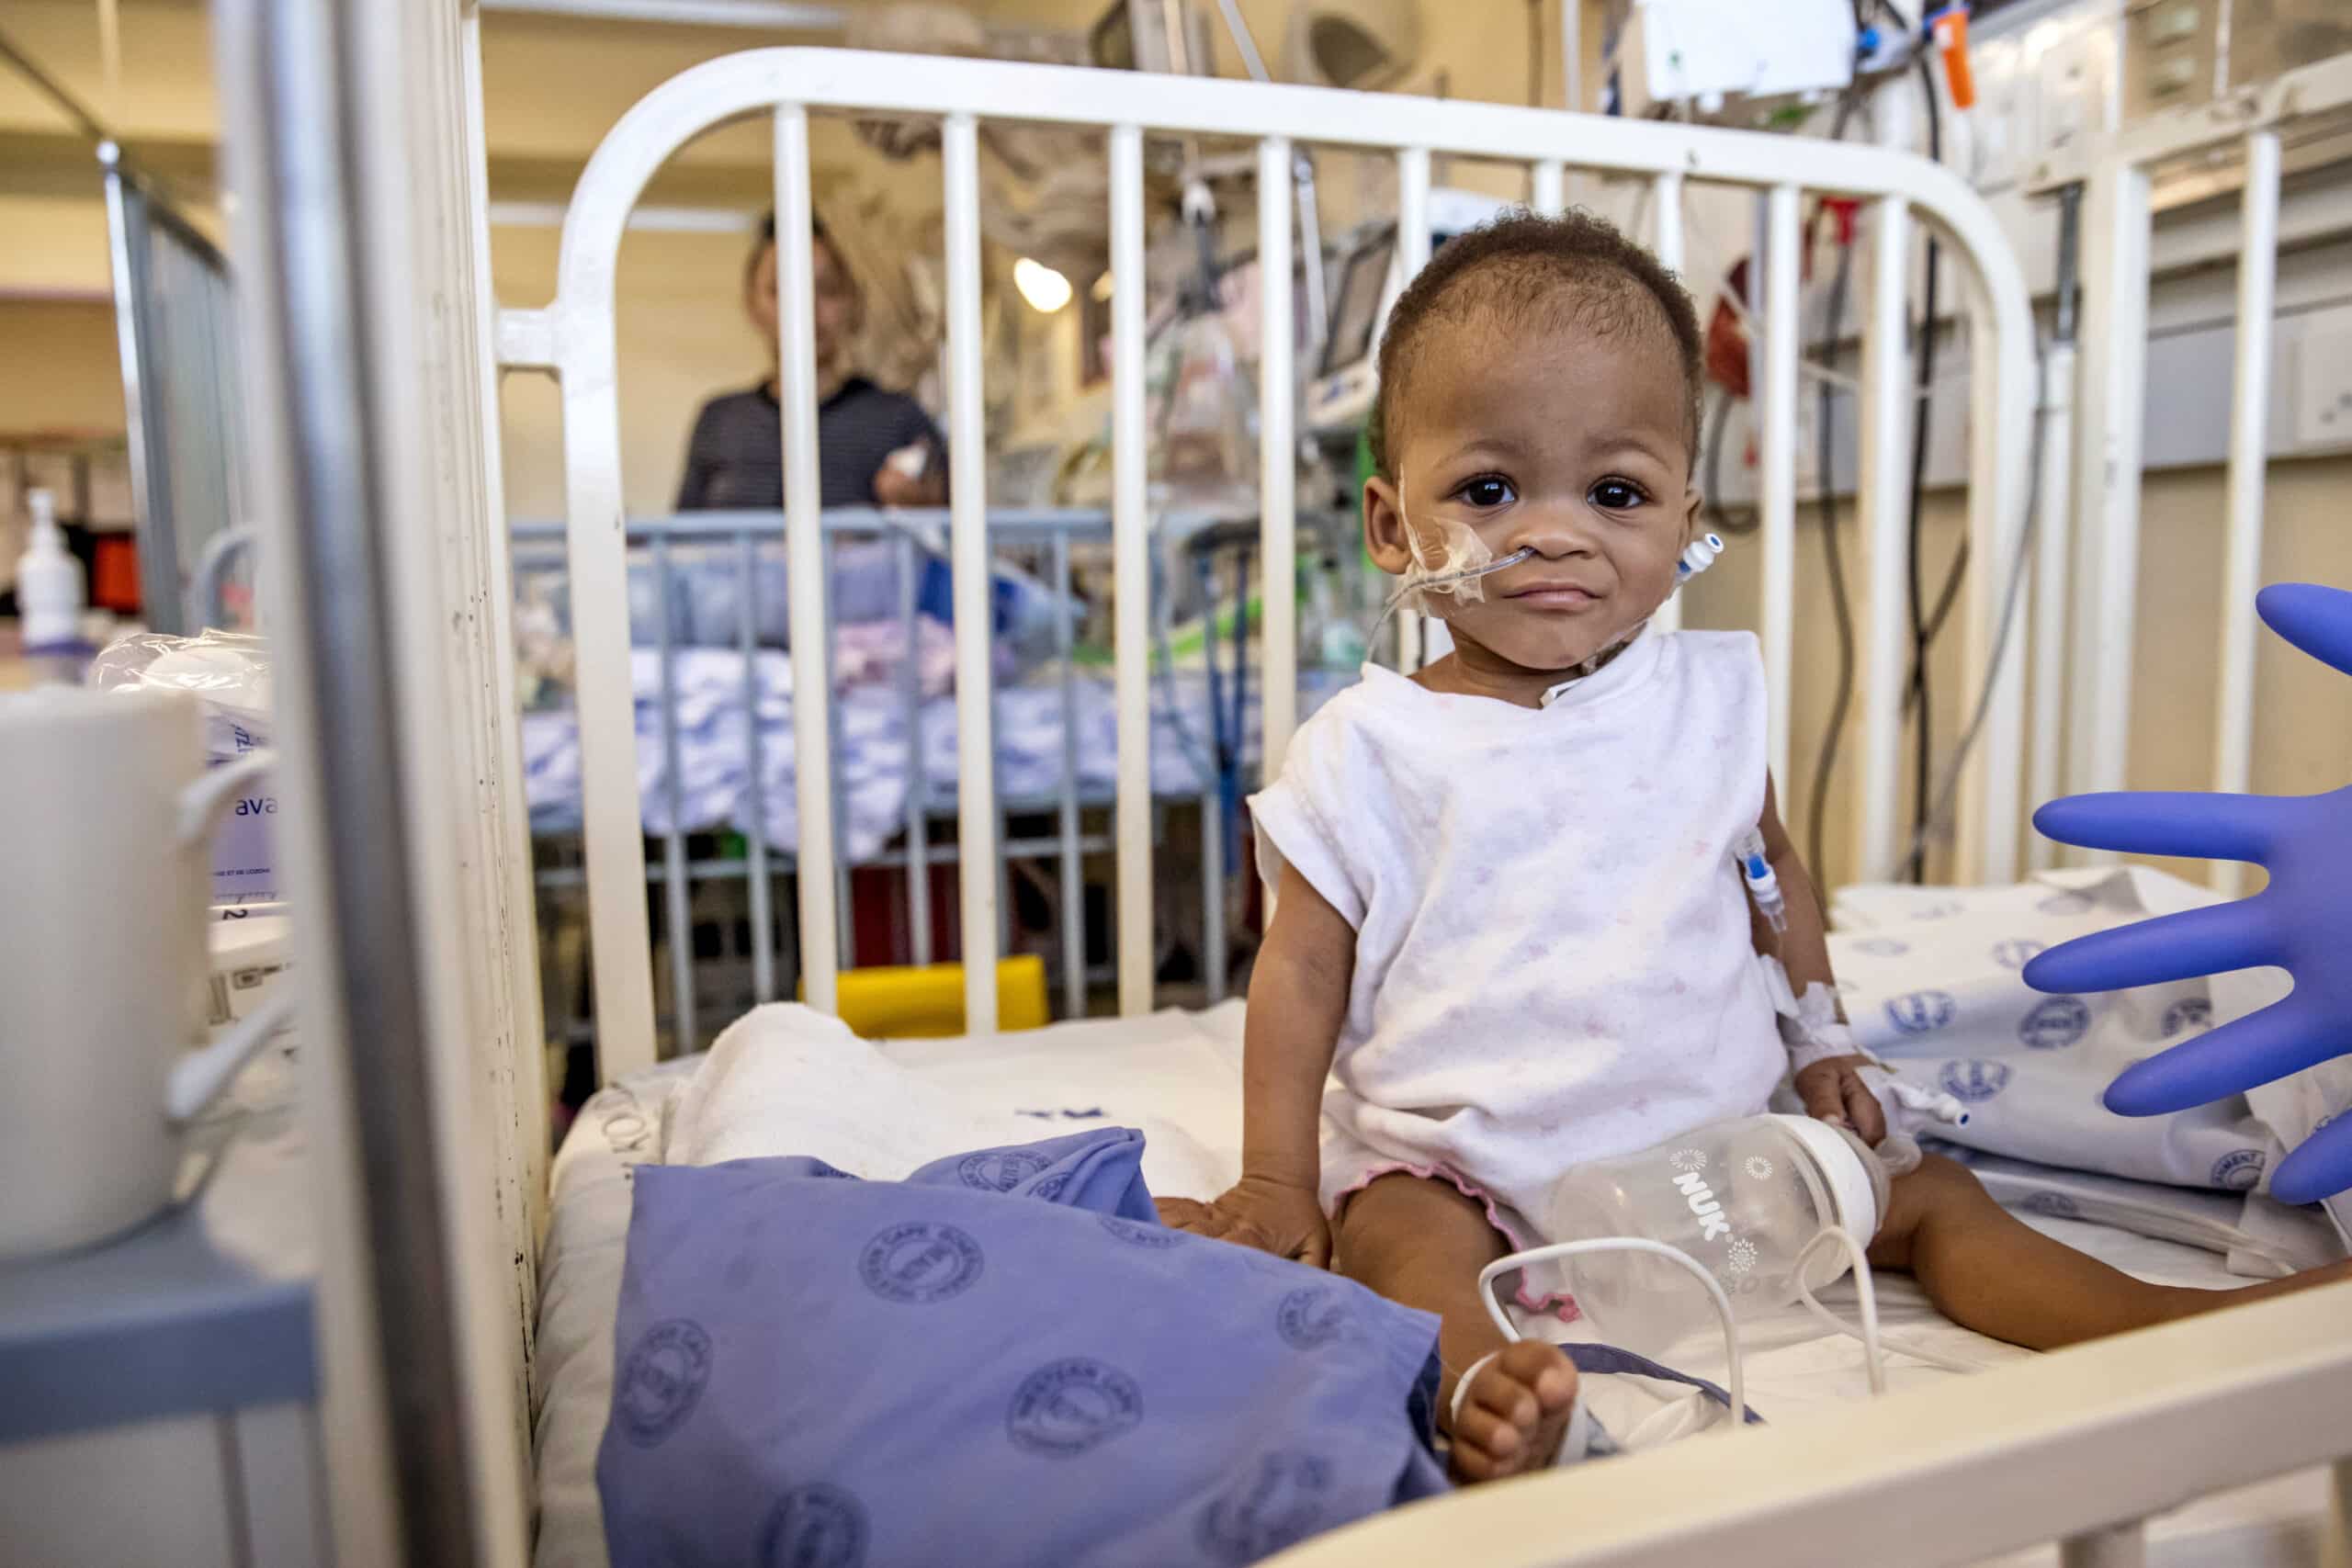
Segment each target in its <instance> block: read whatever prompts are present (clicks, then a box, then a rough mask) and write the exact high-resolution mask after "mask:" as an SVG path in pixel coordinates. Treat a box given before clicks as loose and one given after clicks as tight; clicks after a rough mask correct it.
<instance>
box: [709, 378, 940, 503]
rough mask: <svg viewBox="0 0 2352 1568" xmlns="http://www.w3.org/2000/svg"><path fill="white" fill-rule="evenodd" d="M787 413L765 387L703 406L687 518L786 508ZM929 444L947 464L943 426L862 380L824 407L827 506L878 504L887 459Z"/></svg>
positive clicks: (821, 430) (820, 451)
mask: <svg viewBox="0 0 2352 1568" xmlns="http://www.w3.org/2000/svg"><path fill="white" fill-rule="evenodd" d="M783 443H784V412H783V410H782V408H781V407H780V406H779V405H778V404H777V402H776V400H775V395H774V394H773V393H771V392H770V391H769V390H768V389H767V388H766V387H765V386H759V387H754V388H752V389H751V390H749V391H743V392H729V393H727V394H726V395H724V396H722V397H717V398H713V399H711V400H710V401H708V402H707V403H705V404H703V406H702V412H701V414H700V415H698V416H697V417H696V418H695V434H694V439H693V440H692V441H690V442H689V443H688V444H687V446H686V474H685V478H684V479H682V480H680V481H679V484H678V510H679V511H681V512H733V511H753V510H758V509H761V508H765V507H780V506H782V505H783V504H784V444H783ZM917 444H921V445H922V446H927V447H929V448H930V449H931V452H932V461H933V464H934V465H936V464H938V463H939V462H940V461H941V454H942V450H943V446H942V443H941V440H940V435H939V427H938V426H937V425H935V424H933V423H932V422H931V416H930V415H929V414H928V413H925V412H923V407H922V404H921V403H919V402H917V401H915V400H914V399H912V398H910V397H909V396H907V395H906V394H905V393H904V392H886V391H884V390H883V389H881V388H879V387H877V386H876V385H875V384H874V383H873V382H871V381H869V380H867V379H865V378H864V377H862V376H853V377H851V378H849V379H848V380H847V381H844V382H842V389H841V390H840V391H838V392H835V393H834V394H833V395H832V396H831V397H830V398H827V399H826V400H824V401H823V402H822V403H820V404H819V405H818V408H817V472H818V489H819V491H820V495H821V497H822V502H823V504H825V505H827V506H871V505H873V504H875V494H874V475H875V471H876V469H878V468H881V467H882V460H883V459H884V458H885V457H888V456H889V455H890V454H891V453H893V452H896V451H898V450H899V448H901V447H904V446H915V445H917Z"/></svg>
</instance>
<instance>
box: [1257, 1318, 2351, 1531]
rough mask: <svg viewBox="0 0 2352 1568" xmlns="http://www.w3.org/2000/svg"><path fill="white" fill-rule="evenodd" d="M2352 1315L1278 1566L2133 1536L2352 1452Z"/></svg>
mask: <svg viewBox="0 0 2352 1568" xmlns="http://www.w3.org/2000/svg"><path fill="white" fill-rule="evenodd" d="M2346 1314H2352V1283H2346V1284H2339V1285H2333V1286H2329V1287H2326V1288H2324V1289H2320V1290H2312V1291H2306V1292H2301V1293H2299V1294H2296V1295H2291V1296H2282V1297H2277V1298H2274V1299H2272V1300H2270V1301H2267V1302H2260V1303H2254V1304H2252V1305H2248V1306H2242V1307H2235V1308H2232V1309H2230V1310H2228V1311H2225V1312H2220V1313H2214V1314H2210V1315H2208V1316H2204V1317H2199V1318H2192V1319H2189V1320H2187V1321H2185V1322H2181V1323H2176V1324H2170V1325H2165V1327H2162V1328H2155V1329H2148V1330H2144V1331H2142V1332H2140V1333H2136V1334H2128V1335H2123V1336H2120V1337H2117V1338H2113V1339H2108V1340H2103V1341H2100V1342H2098V1343H2096V1344H2090V1345H2084V1346H2078V1347H2076V1348H2074V1349H2070V1350H2064V1351H2061V1352H2058V1353H2057V1354H2054V1355H2049V1356H2040V1357H2035V1358H2032V1359H2029V1360H2024V1361H2018V1362H2015V1363H2012V1364H2010V1365H2008V1366H2005V1367H2000V1368H1996V1369H1995V1370H1993V1371H1985V1372H1979V1373H1976V1374H1974V1375H1973V1376H1970V1377H1966V1378H1955V1379H1951V1380H1948V1381H1942V1382H1937V1383H1936V1384H1934V1385H1933V1386H1931V1387H1927V1388H1921V1389H1916V1390H1912V1391H1910V1392H1907V1393H1898V1394H1893V1395H1890V1396H1887V1397H1884V1398H1881V1399H1877V1400H1874V1401H1872V1402H1871V1403H1870V1404H1860V1405H1851V1406H1842V1407H1840V1408H1838V1409H1837V1410H1835V1411H1830V1412H1823V1413H1821V1414H1820V1415H1817V1416H1808V1417H1804V1418H1801V1419H1796V1420H1792V1421H1789V1422H1786V1423H1783V1424H1781V1425H1778V1426H1772V1427H1748V1428H1747V1429H1746V1430H1744V1431H1740V1432H1737V1433H1729V1434H1726V1433H1716V1434H1710V1435H1706V1436H1702V1437H1701V1438H1697V1439H1695V1440H1691V1441H1687V1442H1680V1443H1675V1444H1672V1445H1669V1446H1668V1447H1666V1448H1663V1449H1657V1450H1651V1451H1649V1452H1646V1453H1641V1454H1636V1455H1634V1456H1631V1457H1629V1458H1623V1459H1612V1460H1609V1461H1605V1462H1600V1463H1591V1464H1584V1465H1578V1466H1575V1467H1573V1468H1570V1469H1566V1470H1560V1471H1555V1472H1552V1473H1551V1474H1549V1475H1545V1476H1543V1477H1540V1478H1537V1479H1534V1480H1528V1481H1519V1482H1514V1483H1511V1484H1510V1485H1509V1486H1487V1487H1478V1488H1475V1489H1472V1490H1470V1491H1466V1492H1462V1493H1457V1494H1455V1495H1453V1496H1451V1497H1449V1498H1447V1499H1444V1500H1442V1501H1441V1502H1439V1503H1437V1504H1436V1505H1434V1506H1431V1505H1422V1506H1415V1507H1409V1508H1406V1509H1403V1510H1401V1511H1399V1512H1396V1513H1392V1514H1388V1515H1385V1516H1382V1517H1378V1518H1374V1519H1373V1520H1370V1521H1367V1522H1366V1523H1364V1524H1362V1525H1358V1526H1355V1527H1353V1528H1351V1529H1343V1530H1338V1531H1334V1532H1333V1533H1331V1534H1329V1535H1326V1536H1323V1537H1321V1538H1319V1539H1317V1540H1315V1541H1313V1542H1310V1543H1309V1544H1307V1545H1306V1546H1304V1547H1301V1548H1299V1549H1297V1550H1295V1551H1291V1552H1288V1553H1286V1554H1284V1555H1283V1556H1281V1557H1279V1558H1276V1559H1273V1560H1272V1561H1273V1562H1275V1563H1276V1564H1279V1565H1280V1568H1408V1565H1410V1568H1422V1565H1424V1564H1427V1563H1429V1562H1444V1561H1448V1560H1449V1558H1452V1557H1458V1556H1459V1555H1460V1551H1461V1543H1462V1542H1464V1540H1476V1541H1477V1542H1478V1543H1479V1548H1480V1551H1479V1561H1480V1562H1481V1563H1482V1565H1483V1568H1687V1565H1688V1564H1691V1563H1694V1562H1757V1563H1814V1562H1855V1561H1858V1560H1861V1559H1860V1558H1858V1556H1857V1553H1860V1554H1861V1556H1862V1557H1863V1558H1866V1559H1867V1561H1869V1562H1871V1563H1872V1564H1874V1565H1875V1568H1957V1565H1959V1564H1963V1563H1973V1562H1982V1561H1984V1560H1985V1559H1986V1558H1989V1557H1992V1556H1995V1555H1996V1554H1998V1553H2002V1552H2007V1551H2015V1550H2018V1549H2019V1548H2023V1547H2030V1546H2034V1545H2038V1544H2041V1543H2044V1542H2048V1541H2052V1540H2061V1541H2068V1542H2086V1543H2088V1542H2096V1541H2098V1540H2100V1539H2101V1538H2109V1539H2112V1538H2113V1537H2114V1536H2115V1535H2117V1534H2118V1533H2121V1534H2124V1535H2127V1536H2128V1534H2129V1533H2130V1532H2129V1531H2128V1529H2125V1530H2122V1531H2120V1532H2119V1529H2118V1527H2129V1526H2131V1525H2132V1524H2133V1523H2135V1522H2136V1521H2139V1520H2142V1519H2145V1518H2148V1517H2152V1516H2154V1515H2156V1514H2159V1513H2163V1512H2165V1511H2167V1510H2169V1509H2171V1508H2174V1507H2177V1506H2180V1505H2182V1504H2184V1503H2187V1502H2189V1501H2192V1500H2193V1499H2195V1498H2198V1497H2200V1496H2205V1495H2210V1494H2212V1493H2215V1492H2221V1491H2226V1490H2228V1489H2230V1488H2232V1487H2234V1486H2241V1485H2245V1484H2248V1483H2253V1482H2256V1481H2261V1480H2266V1479H2267V1478H2269V1477H2271V1476H2276V1475H2283V1474H2287V1473H2289V1472H2293V1471H2297V1470H2301V1469H2303V1468H2305V1467H2307V1466H2310V1465H2313V1464H2321V1463H2328V1462H2334V1461H2343V1458H2344V1456H2345V1455H2346V1454H2352V1338H2347V1337H2346V1335H2345V1334H2344V1332H2343V1325H2344V1323H2345V1321H2346ZM2061 1478H2063V1479H2061ZM2338 1478H2339V1483H2341V1479H2342V1472H2341V1471H2340V1470H2339V1472H2338ZM1994 1505H1996V1506H1994ZM2077 1560H2078V1561H2093V1562H2096V1561H2099V1559H2098V1558H2096V1557H2093V1558H2081V1557H2079V1556H2078V1558H2077Z"/></svg>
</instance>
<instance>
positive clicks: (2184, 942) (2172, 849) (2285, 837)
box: [2025, 582, 2352, 1203]
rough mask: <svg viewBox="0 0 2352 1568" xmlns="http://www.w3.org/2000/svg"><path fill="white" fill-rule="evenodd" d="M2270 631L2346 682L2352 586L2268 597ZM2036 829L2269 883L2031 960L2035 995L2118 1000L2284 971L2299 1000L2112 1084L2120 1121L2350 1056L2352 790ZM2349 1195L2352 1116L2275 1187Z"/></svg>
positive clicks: (2084, 805)
mask: <svg viewBox="0 0 2352 1568" xmlns="http://www.w3.org/2000/svg"><path fill="white" fill-rule="evenodd" d="M2255 606H2256V610H2257V611H2258V612H2259V613H2260V615H2261V616H2262V618H2263V620H2264V621H2265V622H2266V623H2267V624H2268V626H2269V627H2270V629H2271V630H2272V631H2275V632H2277V633H2278V635H2279V636H2280V637H2285V638H2286V639H2287V640H2288V641H2289V642H2290V643H2293V644H2294V645H2295V646H2296V647H2297V648H2300V649H2302V650H2303V651H2304V652H2305V653H2308V654H2310V655H2311V656H2312V658H2314V659H2317V660H2322V661H2323V662H2324V663H2327V664H2329V665H2332V666H2334V667H2335V669H2337V670H2340V671H2344V672H2346V674H2352V593H2346V592H2340V591H2339V590H2336V589H2333V588H2322V587H2319V586H2317V585H2315V584H2312V583H2302V582H2297V583H2281V584H2278V585H2277V586H2274V587H2270V588H2266V589H2264V590H2263V591H2262V592H2261V593H2260V594H2259V595H2257V596H2256V600H2255ZM2033 825H2034V826H2035V827H2036V828H2038V829H2041V832H2042V833H2044V834H2046V835H2047V836H2048V837H2050V838H2052V839H2055V840H2058V841H2059V842H2060V843H2064V844H2080V845H2083V846H2084V847H2086V848H2088V849H2100V850H2120V851H2124V852H2131V853H2138V854H2162V855H2201V856H2206V857H2209V858H2213V859H2228V860H2240V861H2251V862H2253V863H2255V864H2256V865H2259V866H2262V867H2264V868H2265V869H2266V870H2267V871H2268V872H2269V873H2270V886H2268V887H2267V888H2265V889H2264V890H2263V891H2262V892H2260V893H2257V894H2256V895H2255V896H2254V897H2251V898H2244V899H2240V900H2238V901H2237V902H2236V903H2233V904H2224V905H2219V906H2216V907H2214V908H2207V909H2192V910H2189V911H2188V912H2187V913H2185V914H2178V915H2165V916H2163V917H2161V918H2159V919H2152V920H2142V921H2140V922H2139V923H2137V924H2135V925H2129V926H2122V927H2119V928H2118V929H2116V930H2114V931H2100V932H2098V933H2097V934H2096V935H2092V936H2086V937H2079V938H2077V939H2075V941H2073V942H2065V943H2064V944H2062V945H2060V946H2058V947H2054V948H2052V949H2051V950H2050V951H2049V952H2047V953H2042V954H2041V955H2040V956H2038V957H2036V958H2035V959H2033V960H2032V961H2031V962H2030V963H2029V964H2027V965H2026V966H2025V981H2026V984H2027V985H2029V986H2031V987H2033V988H2034V989H2036V990H2039V991H2057V992H2071V991H2109V990H2120V989H2121V988H2123V987H2129V986H2148V985H2155V984H2158V983H2160V982H2163V981H2166V980H2181V979H2187V978H2189V977H2190V976H2199V975H2213V974H2220V973H2222V972H2225V971H2228V970H2232V969H2247V968H2253V967H2255V966H2256V965H2260V964H2277V965H2278V966H2280V967H2282V968H2284V969H2286V970H2287V971H2288V973H2289V974H2290V975H2292V976H2294V980H2295V988H2294V991H2293V994H2291V995H2290V996H2289V997H2288V998H2286V999H2285V1000H2284V1001H2281V1002H2278V1003H2276V1004H2275V1005H2273V1006H2270V1007H2267V1008H2264V1009H2263V1010H2260V1011H2259V1012H2256V1013H2252V1014H2250V1015H2248V1016H2247V1017H2245V1018H2242V1019H2239V1020H2237V1021H2234V1022H2232V1023H2227V1024H2224V1025H2222V1027H2221V1028H2219V1029H2216V1030H2213V1031H2212V1032H2210V1033H2206V1034H2202V1035H2199V1036H2198V1037H2197V1038H2195V1039H2193V1040H2190V1041H2188V1042H2187V1043H2183V1044H2180V1045H2176V1046H2174V1047H2173V1048H2172V1049H2171V1050H2169V1051H2166V1052H2164V1053H2163V1054H2162V1055H2155V1056H2151V1057H2150V1058H2148V1059H2147V1060H2146V1061H2144V1062H2142V1063H2140V1064H2139V1065H2138V1066H2134V1067H2131V1068H2130V1069H2129V1070H2127V1071H2126V1072H2124V1073H2123V1074H2122V1075H2121V1076H2120V1077H2118V1078H2117V1079H2116V1080H2115V1082H2114V1083H2113V1084H2111V1085H2109V1088H2108V1091H2107V1108H2108V1109H2109V1110H2110V1111H2116V1112H2117V1113H2119V1114H2120V1115H2124V1116H2161V1115H2165V1114H2167V1113H2169V1112H2172V1111H2186V1110H2188V1108H2189V1107H2191V1106H2195V1105H2202V1104H2205V1103H2207V1102H2208V1101H2211V1100H2220V1099H2222V1098H2225V1097H2227V1096H2229V1095H2233V1094H2243V1093H2245V1091H2246V1090H2247V1089H2253V1088H2256V1087H2257V1086H2259V1085H2262V1084H2266V1083H2269V1082H2270V1081H2272V1080H2273V1079H2275V1078H2281V1077H2286V1076H2287V1075H2289V1074H2290V1073H2294V1072H2299V1071H2301V1069H2303V1068H2305V1067H2309V1066H2313V1065H2315V1064H2317V1063H2320V1062H2324V1061H2325V1060H2327V1059H2328V1058H2329V1057H2331V1056H2334V1055H2337V1054H2339V1053H2341V1052H2344V1051H2346V1050H2347V1049H2352V788H2345V789H2339V790H2335V791H2333V792H2331V793H2329V794H2326V795H2301V796H2270V795H2189V794H2179V795H2158V794H2115V795H2076V796H2075V797H2073V798H2071V799H2067V800H2056V801H2052V802H2051V803H2050V804H2049V805H2047V806H2045V807H2042V808H2041V810H2040V811H2037V812H2036V813H2034V818H2033ZM2348 1187H2352V1116H2347V1117H2345V1118H2343V1119H2342V1120H2340V1121H2338V1122H2335V1124H2334V1125H2332V1126H2328V1127H2325V1128H2323V1129H2322V1130H2320V1131H2319V1132H2317V1133H2314V1134H2312V1136H2311V1137H2310V1138H2308V1139H2306V1140H2305V1141H2304V1143H2303V1145H2302V1146H2301V1147H2300V1148H2298V1149H2296V1150H2295V1151H2294V1152H2293V1153H2292V1154H2291V1155H2290V1156H2288V1157H2287V1159H2286V1160H2285V1161H2284V1162H2283V1163H2281V1164H2280V1165H2279V1167H2278V1171H2277V1172H2276V1173H2275V1174H2274V1175H2273V1177H2272V1178H2271V1182H2270V1190H2271V1192H2272V1193H2273V1195H2275V1196H2276V1197H2277V1198H2278V1200H2279V1201H2282V1202H2288V1203H2310V1202H2316V1201H2318V1200H2320V1199H2322V1198H2325V1197H2327V1196H2329V1195H2330V1194H2332V1193H2335V1192H2340V1191H2342V1190H2345V1189H2346V1188H2348Z"/></svg>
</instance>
